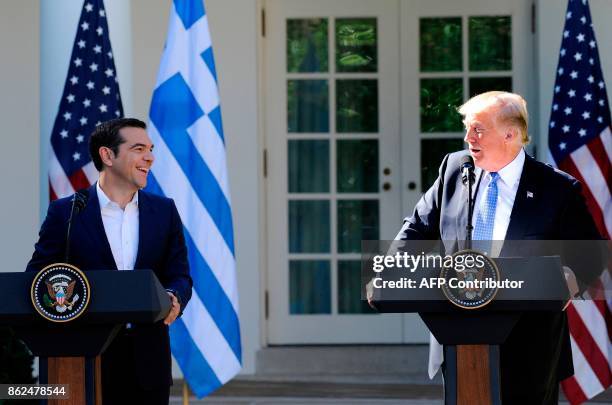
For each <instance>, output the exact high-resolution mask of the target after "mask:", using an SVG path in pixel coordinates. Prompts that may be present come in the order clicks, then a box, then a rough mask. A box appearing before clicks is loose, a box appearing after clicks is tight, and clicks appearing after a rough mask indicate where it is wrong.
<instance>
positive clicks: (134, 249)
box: [96, 182, 139, 270]
mask: <svg viewBox="0 0 612 405" xmlns="http://www.w3.org/2000/svg"><path fill="white" fill-rule="evenodd" d="M96 191H97V193H98V201H99V202H100V213H101V214H102V223H103V224H104V232H105V233H106V239H108V243H109V245H110V248H111V251H112V252H113V258H114V259H115V264H116V265H117V269H119V270H134V264H135V263H136V254H137V253H138V226H139V215H138V192H136V193H134V197H133V198H132V201H130V202H129V203H128V204H127V205H126V206H125V209H121V207H120V206H119V204H117V203H116V202H114V201H111V200H110V199H109V198H108V197H107V196H106V194H104V191H102V188H101V187H100V183H99V182H97V183H96Z"/></svg>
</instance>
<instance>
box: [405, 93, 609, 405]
mask: <svg viewBox="0 0 612 405" xmlns="http://www.w3.org/2000/svg"><path fill="white" fill-rule="evenodd" d="M459 112H460V113H461V115H462V116H463V117H464V120H463V122H464V124H465V130H466V133H465V138H464V140H465V142H466V143H467V144H468V151H460V152H455V153H451V154H448V155H446V157H445V158H444V159H443V161H442V164H441V166H440V170H439V177H438V178H437V180H436V181H435V183H434V184H433V186H432V187H431V188H430V189H429V190H428V191H427V192H426V193H425V194H424V195H423V197H422V198H421V200H420V201H419V202H418V203H417V205H416V207H415V209H414V212H413V214H412V216H410V217H408V218H406V219H405V220H404V225H403V226H402V228H401V230H400V232H399V234H398V235H397V237H396V239H398V240H415V239H419V240H439V239H441V240H445V241H461V240H466V233H467V231H466V225H467V203H466V195H467V194H466V192H465V191H464V190H465V187H464V186H463V184H462V179H461V170H460V165H461V162H462V159H463V158H464V157H465V156H466V155H468V154H469V155H471V156H472V158H473V159H474V163H475V166H476V169H475V183H474V215H473V221H472V225H473V231H472V239H474V240H483V241H486V240H488V241H503V240H522V239H539V240H564V239H565V240H577V239H580V240H594V239H600V236H599V234H598V232H597V229H596V227H595V224H594V222H593V220H592V218H591V216H590V215H589V213H588V210H587V207H586V204H585V202H584V198H583V197H582V194H581V186H580V183H579V182H578V181H577V180H576V179H574V178H573V177H571V176H570V175H568V174H566V173H564V172H561V171H559V170H556V169H554V168H552V167H551V166H548V165H546V164H543V163H541V162H538V161H537V160H535V159H534V158H532V157H530V156H529V155H527V153H526V152H525V150H524V148H523V147H524V145H526V144H527V143H528V142H529V135H528V122H529V117H528V113H527V103H526V102H525V100H524V99H523V98H522V97H521V96H519V95H518V94H513V93H507V92H499V91H491V92H487V93H483V94H479V95H477V96H475V97H473V98H471V99H470V100H468V101H467V102H466V103H465V104H463V105H462V106H461V107H460V108H459ZM504 248H505V247H504ZM493 250H494V249H493ZM498 253H499V252H498ZM504 253H507V252H505V251H504V249H503V248H502V250H501V254H504ZM594 277H596V274H582V273H581V274H580V277H579V280H578V281H579V282H580V283H581V285H584V284H582V283H586V282H589V281H590V280H591V279H593V278H594ZM566 278H567V280H568V286H569V289H570V292H571V293H576V292H577V291H578V284H577V282H576V278H575V277H574V275H573V273H572V272H571V271H570V270H569V269H566ZM432 347H435V345H432ZM434 353H435V350H434ZM438 353H439V352H438ZM432 361H433V363H436V356H431V355H430V375H431V377H433V375H432V374H435V373H436V372H437V368H438V367H439V366H440V362H438V363H437V364H433V366H434V367H433V368H432ZM435 366H437V367H435ZM500 369H501V371H500V378H501V395H502V403H503V404H504V405H508V404H520V405H525V404H538V405H540V404H557V403H558V395H559V389H558V386H559V385H558V382H559V381H561V380H563V379H565V378H567V377H569V376H571V375H572V374H573V366H572V356H571V347H570V340H569V332H568V326H567V317H566V314H565V312H558V313H555V312H547V313H525V314H522V315H521V318H520V320H519V321H518V322H517V324H516V326H515V327H514V329H513V330H512V332H511V334H510V335H509V337H508V339H507V340H506V342H505V343H504V344H502V345H501V347H500Z"/></svg>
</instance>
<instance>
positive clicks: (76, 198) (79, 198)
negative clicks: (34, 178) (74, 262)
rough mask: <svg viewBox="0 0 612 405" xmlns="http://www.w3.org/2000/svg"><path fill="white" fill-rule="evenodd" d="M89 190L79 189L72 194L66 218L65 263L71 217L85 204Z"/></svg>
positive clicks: (67, 252) (68, 252) (68, 259)
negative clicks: (67, 217) (68, 216)
mask: <svg viewBox="0 0 612 405" xmlns="http://www.w3.org/2000/svg"><path fill="white" fill-rule="evenodd" d="M88 197H89V190H87V189H83V190H79V191H77V192H76V193H74V195H73V196H72V207H71V208H70V218H69V219H68V230H67V231H66V253H65V259H66V263H70V231H71V229H72V219H73V218H74V217H75V216H76V215H78V213H79V212H81V211H82V210H83V208H85V206H86V205H87V198H88Z"/></svg>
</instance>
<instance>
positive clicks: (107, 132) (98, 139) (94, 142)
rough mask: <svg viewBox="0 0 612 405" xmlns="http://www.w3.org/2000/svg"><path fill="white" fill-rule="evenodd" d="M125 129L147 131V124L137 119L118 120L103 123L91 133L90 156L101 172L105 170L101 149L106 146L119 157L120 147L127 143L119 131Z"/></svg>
mask: <svg viewBox="0 0 612 405" xmlns="http://www.w3.org/2000/svg"><path fill="white" fill-rule="evenodd" d="M125 127H135V128H142V129H146V128H147V124H145V123H144V122H142V121H140V120H139V119H136V118H117V119H114V120H110V121H105V122H103V123H101V124H100V125H98V126H97V127H96V128H95V129H94V130H93V132H92V133H91V136H90V137H89V155H90V156H91V160H92V161H93V163H94V165H95V166H96V169H98V171H99V172H101V171H102V170H103V169H104V164H103V163H102V158H101V157H100V152H99V150H100V148H101V147H102V146H105V147H107V148H109V149H110V150H112V151H113V152H114V153H115V156H117V155H119V145H121V144H122V143H124V142H125V139H123V137H122V136H121V135H120V134H119V130H120V129H121V128H125Z"/></svg>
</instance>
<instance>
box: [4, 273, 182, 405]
mask: <svg viewBox="0 0 612 405" xmlns="http://www.w3.org/2000/svg"><path fill="white" fill-rule="evenodd" d="M84 273H85V275H86V276H87V278H88V280H89V284H90V286H91V299H90V303H89V307H88V308H87V310H86V312H85V313H84V314H83V316H81V317H79V318H78V319H75V320H74V321H71V322H66V323H54V322H50V321H47V320H45V319H43V318H42V317H41V316H40V315H39V314H38V313H37V312H36V311H35V309H34V307H33V306H32V301H31V299H30V287H31V284H32V280H33V279H34V277H35V275H36V273H34V272H29V273H25V272H21V273H0V296H1V297H3V301H4V303H5V304H4V305H2V306H0V324H1V325H6V326H10V327H12V328H13V330H14V331H15V333H16V334H17V336H19V338H20V339H22V340H23V341H24V343H25V344H26V345H27V346H28V348H29V349H30V351H31V352H32V354H34V355H35V356H39V357H40V383H41V384H69V390H70V398H68V399H62V400H55V399H49V400H48V403H49V404H50V405H52V404H53V405H54V404H57V405H84V404H86V405H101V404H102V390H101V381H102V379H101V372H100V370H101V368H100V364H101V361H100V354H101V353H103V352H104V350H105V349H106V348H107V347H108V345H109V344H110V343H111V342H112V340H113V338H114V337H115V336H116V335H117V333H118V332H119V330H120V329H121V328H123V327H125V325H126V324H127V323H129V322H131V323H154V322H157V321H159V320H162V319H164V317H165V316H166V315H167V314H168V312H169V311H170V306H171V303H170V299H169V297H168V293H167V292H166V291H165V290H164V288H163V287H162V286H161V284H160V283H159V280H158V279H157V277H156V276H155V274H154V273H153V272H152V271H151V270H130V271H111V270H98V271H86V272H84Z"/></svg>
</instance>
